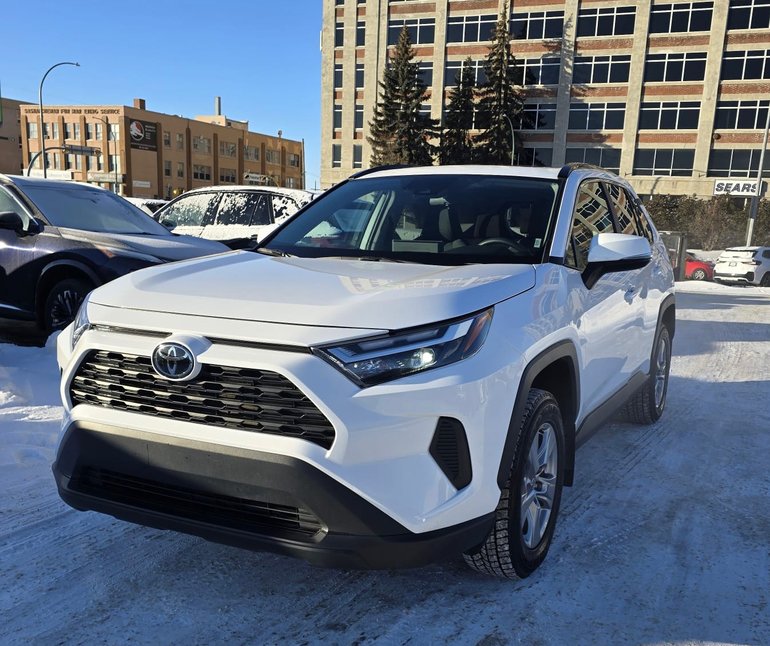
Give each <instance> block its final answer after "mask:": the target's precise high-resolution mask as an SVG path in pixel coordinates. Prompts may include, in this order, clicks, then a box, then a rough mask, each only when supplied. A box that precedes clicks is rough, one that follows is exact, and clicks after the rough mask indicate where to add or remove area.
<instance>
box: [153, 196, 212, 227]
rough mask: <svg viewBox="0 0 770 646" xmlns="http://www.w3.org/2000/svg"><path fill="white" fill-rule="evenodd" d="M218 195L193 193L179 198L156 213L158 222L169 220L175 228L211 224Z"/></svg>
mask: <svg viewBox="0 0 770 646" xmlns="http://www.w3.org/2000/svg"><path fill="white" fill-rule="evenodd" d="M219 197H220V194H219V193H194V194H193V195H186V196H184V197H181V198H179V199H178V200H177V201H176V202H174V203H172V204H169V205H168V206H167V207H166V208H165V209H164V210H162V211H158V218H159V220H161V221H163V220H170V221H171V222H174V223H175V224H176V226H180V227H192V226H203V225H204V224H211V222H213V221H214V212H215V209H216V206H217V203H218V202H219Z"/></svg>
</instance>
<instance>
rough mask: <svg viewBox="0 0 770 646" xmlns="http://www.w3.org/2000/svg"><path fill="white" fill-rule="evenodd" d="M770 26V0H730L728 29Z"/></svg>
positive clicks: (765, 27)
mask: <svg viewBox="0 0 770 646" xmlns="http://www.w3.org/2000/svg"><path fill="white" fill-rule="evenodd" d="M768 27H770V0H730V10H729V12H728V14H727V28H728V29H767V28H768Z"/></svg>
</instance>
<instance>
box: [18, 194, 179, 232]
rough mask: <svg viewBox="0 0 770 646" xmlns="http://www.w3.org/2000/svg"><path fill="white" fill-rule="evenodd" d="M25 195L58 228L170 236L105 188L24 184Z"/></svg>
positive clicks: (149, 218)
mask: <svg viewBox="0 0 770 646" xmlns="http://www.w3.org/2000/svg"><path fill="white" fill-rule="evenodd" d="M24 194H25V195H26V196H27V197H28V198H29V199H30V200H32V202H34V204H35V206H37V208H38V209H40V211H41V212H42V213H43V215H44V216H45V217H46V219H47V220H48V221H49V222H50V223H51V224H52V225H54V226H56V227H64V228H67V229H81V230H83V231H95V232H99V233H139V234H142V233H148V234H155V235H169V232H168V231H167V230H166V229H165V227H162V226H161V225H160V224H158V223H157V222H155V220H153V219H152V218H151V217H150V216H149V215H147V214H146V213H145V212H144V211H142V210H141V209H139V208H137V207H135V206H134V205H133V204H131V203H130V202H128V201H126V200H124V199H123V198H122V197H120V196H118V195H115V194H114V193H110V192H109V191H105V190H103V189H98V188H91V187H88V186H83V185H81V184H73V185H72V186H66V187H63V186H60V185H58V186H57V185H52V186H42V185H41V186H25V187H24Z"/></svg>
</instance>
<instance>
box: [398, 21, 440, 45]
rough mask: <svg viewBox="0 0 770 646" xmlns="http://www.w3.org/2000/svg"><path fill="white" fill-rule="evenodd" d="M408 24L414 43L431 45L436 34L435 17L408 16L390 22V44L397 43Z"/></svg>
mask: <svg viewBox="0 0 770 646" xmlns="http://www.w3.org/2000/svg"><path fill="white" fill-rule="evenodd" d="M404 26H406V29H407V31H408V32H409V40H411V41H412V45H430V44H432V43H433V40H434V38H435V35H436V19H435V18H406V19H401V20H391V21H389V22H388V45H395V44H396V43H397V42H398V37H399V35H400V34H401V29H403V27H404Z"/></svg>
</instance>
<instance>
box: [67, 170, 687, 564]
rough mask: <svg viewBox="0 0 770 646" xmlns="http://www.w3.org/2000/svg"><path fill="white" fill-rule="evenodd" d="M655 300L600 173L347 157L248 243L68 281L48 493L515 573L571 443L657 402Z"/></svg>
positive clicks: (86, 504) (276, 545) (667, 315)
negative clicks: (360, 161) (84, 294)
mask: <svg viewBox="0 0 770 646" xmlns="http://www.w3.org/2000/svg"><path fill="white" fill-rule="evenodd" d="M620 231H623V232H624V233H619V232H620ZM673 292H674V275H673V271H672V269H671V265H670V263H669V259H668V254H667V252H666V248H665V245H664V244H663V243H662V241H661V239H660V236H659V235H658V233H657V232H656V230H655V228H654V226H653V225H652V222H651V221H650V219H649V216H648V214H647V212H646V211H645V209H644V206H643V205H642V203H641V202H640V200H639V198H638V197H637V196H636V194H635V193H634V191H633V190H632V189H631V187H630V186H629V185H628V183H626V182H625V181H624V180H623V179H621V178H620V177H618V176H617V175H614V174H612V173H609V172H606V171H602V170H600V169H596V168H593V167H584V166H582V165H581V166H573V165H568V166H565V167H564V168H562V169H556V168H527V167H509V166H455V167H452V166H444V167H425V168H401V169H380V170H377V169H374V170H369V171H364V172H361V173H359V174H357V175H354V176H353V177H351V178H350V179H349V180H347V181H345V182H342V183H340V184H338V185H337V186H335V187H334V188H333V189H331V190H329V191H327V192H326V193H324V194H323V195H322V196H320V197H319V198H317V199H316V200H314V201H313V202H312V203H311V204H309V205H308V206H307V207H306V208H305V209H304V210H302V211H301V212H300V213H299V214H297V215H296V216H295V217H293V218H291V219H289V220H288V221H287V222H285V223H284V224H283V225H281V226H280V227H279V228H278V229H277V230H275V231H274V232H273V233H272V234H271V235H270V236H269V237H268V238H267V239H266V240H265V241H264V242H263V243H262V244H261V245H259V246H258V248H256V249H255V251H252V252H248V251H240V252H236V253H233V254H228V255H224V256H219V257H213V258H202V259H197V260H192V261H189V262H186V263H182V264H179V265H176V266H174V267H157V268H152V269H148V270H146V271H143V272H141V274H137V275H136V276H135V277H127V278H123V279H119V280H116V281H113V282H112V283H110V284H109V285H106V286H104V287H101V288H99V289H98V290H96V291H94V292H93V293H92V294H91V296H90V298H89V299H88V300H87V301H86V302H84V303H83V305H82V306H81V308H80V311H79V313H78V316H77V319H76V321H75V322H74V323H73V324H72V325H71V326H69V327H68V328H67V329H66V330H65V332H63V333H62V334H61V335H60V336H59V339H58V358H59V364H60V366H61V368H62V370H63V375H62V379H63V384H62V392H63V394H64V406H65V410H66V412H65V414H64V420H65V421H64V427H63V429H62V435H61V441H60V444H59V447H58V451H57V457H56V462H55V465H54V473H55V478H56V482H57V485H58V489H59V493H60V495H61V497H62V498H63V499H64V500H65V501H66V502H68V503H69V504H70V505H72V506H73V507H75V508H76V509H80V510H85V509H92V510H97V511H101V512H105V513H108V514H112V515H113V516H116V517H118V518H122V519H125V520H129V521H132V522H136V523H141V524H144V525H149V526H154V527H160V528H163V529H174V530H179V531H183V532H189V533H192V534H197V535H200V536H203V537H205V538H207V539H210V540H215V541H221V542H224V543H229V544H233V545H239V546H242V547H250V548H254V549H268V550H275V551H278V552H282V553H285V554H291V555H295V556H299V557H303V558H305V559H307V560H308V561H311V562H313V563H316V564H322V565H334V566H344V567H369V568H371V567H392V566H414V565H419V564H422V563H425V562H429V561H433V560H439V559H442V558H445V557H447V556H451V555H458V554H461V553H462V554H464V555H465V558H466V561H467V562H468V563H469V564H470V565H471V566H472V567H473V568H476V569H477V570H480V571H482V572H486V573H491V574H494V575H499V576H503V577H515V576H519V577H524V576H528V575H529V574H531V573H532V572H533V571H534V570H535V569H536V568H537V567H538V566H539V565H540V564H541V563H542V561H543V559H544V558H545V556H546V553H547V552H548V549H549V547H550V545H551V541H552V538H553V535H554V528H555V524H556V518H557V515H558V511H559V502H560V498H561V493H562V487H563V485H571V484H572V482H573V475H574V471H575V446H576V443H577V442H578V441H579V440H580V439H581V438H583V437H587V436H588V435H590V434H591V432H592V431H594V430H596V429H597V428H599V427H600V426H601V425H602V424H604V423H605V422H606V420H608V419H609V418H610V417H611V416H612V415H613V414H615V413H616V412H617V411H618V410H619V409H621V408H622V407H624V406H625V414H626V415H627V416H628V419H630V420H631V421H634V422H638V423H643V424H649V423H652V422H655V421H656V420H658V419H659V418H660V416H661V415H662V413H663V410H664V407H665V405H666V391H667V386H668V375H669V366H670V360H671V342H672V339H673V336H674V331H675V315H674V313H675V303H674V293H673ZM106 392H108V393H109V394H108V395H105V393H106ZM585 541H586V544H587V545H588V544H590V542H591V537H590V536H587V537H586V538H585Z"/></svg>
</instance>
